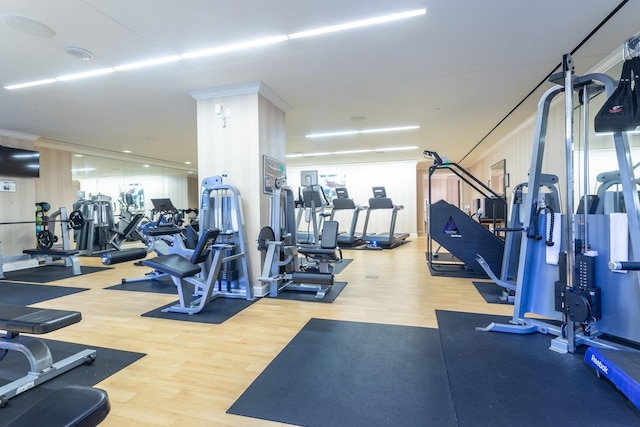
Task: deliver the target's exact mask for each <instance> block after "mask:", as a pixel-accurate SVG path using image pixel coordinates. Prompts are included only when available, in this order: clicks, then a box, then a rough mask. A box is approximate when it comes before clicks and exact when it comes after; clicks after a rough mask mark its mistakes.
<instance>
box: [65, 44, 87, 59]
mask: <svg viewBox="0 0 640 427" xmlns="http://www.w3.org/2000/svg"><path fill="white" fill-rule="evenodd" d="M64 51H65V52H67V53H68V54H69V55H71V56H73V57H74V58H77V59H82V60H83V61H91V60H92V59H93V53H92V52H91V51H89V50H87V49H85V48H83V47H78V46H67V47H65V48H64Z"/></svg>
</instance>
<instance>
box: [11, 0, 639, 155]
mask: <svg viewBox="0 0 640 427" xmlns="http://www.w3.org/2000/svg"><path fill="white" fill-rule="evenodd" d="M621 3H625V2H624V1H621V0H563V1H558V0H536V1H512V0H511V1H510V0H485V1H474V0H446V1H445V0H348V1H345V0H323V1H317V0H298V1H294V0H261V1H257V0H233V1H223V0H217V1H214V0H183V1H176V0H173V1H169V0H135V1H131V0H56V1H51V0H29V1H25V0H3V1H2V2H1V3H0V15H3V16H6V15H8V14H16V15H21V16H25V17H28V18H31V19H34V20H37V21H39V22H41V23H43V24H46V25H47V26H49V27H50V28H52V29H53V30H54V31H55V36H54V37H35V36H33V35H29V34H25V33H23V32H20V31H16V30H15V29H13V28H11V27H10V26H9V25H7V23H6V22H5V21H4V20H0V52H1V54H2V60H1V64H2V65H1V66H0V129H4V130H8V131H11V132H19V133H26V134H31V135H37V136H40V137H43V138H47V139H51V140H54V141H61V142H63V143H68V144H72V145H73V146H86V147H95V148H99V149H102V150H106V151H109V152H112V153H114V154H120V155H121V151H122V150H125V149H129V150H132V151H133V155H135V156H140V157H142V158H149V159H157V160H161V161H163V162H169V163H175V164H176V165H179V164H182V162H184V161H191V162H193V163H194V164H196V161H197V158H196V156H197V154H196V101H195V100H194V99H193V98H192V97H191V96H190V95H189V92H190V91H193V90H197V89H204V88H211V87H216V86H226V85H232V84H239V83H247V82H254V81H262V82H264V83H265V84H266V85H267V86H268V87H269V88H270V89H272V90H273V91H274V92H275V93H276V94H278V95H279V96H280V97H281V98H282V99H283V100H284V101H285V102H287V103H288V104H290V105H291V106H292V107H293V109H292V110H291V111H289V112H288V113H287V153H288V154H291V153H294V152H302V153H314V152H327V151H329V152H332V151H343V150H347V149H348V150H352V149H364V148H386V147H393V146H417V147H418V148H417V149H414V150H411V151H397V152H384V153H374V154H359V155H331V156H324V157H315V158H303V159H290V160H289V161H288V164H290V165H312V164H327V163H339V162H360V161H376V160H377V161H390V160H409V159H422V151H423V150H424V149H430V150H435V151H438V152H439V153H440V154H441V155H444V156H447V157H449V158H450V159H451V160H452V161H460V160H461V159H462V158H464V157H465V155H466V154H467V153H469V151H470V150H472V148H473V147H474V146H475V145H476V144H477V143H479V142H480V141H483V140H484V142H483V143H482V145H481V147H482V148H485V147H488V146H490V144H491V143H492V142H495V141H496V140H497V139H498V138H499V137H500V136H501V135H503V134H504V132H506V131H508V130H509V129H510V128H512V127H513V126H515V125H516V124H518V123H520V122H521V121H522V120H523V119H525V118H527V117H529V116H530V115H531V114H533V113H534V112H535V108H536V103H537V100H538V98H539V96H540V94H541V93H542V92H543V91H544V90H546V89H547V88H548V87H550V84H547V83H545V84H543V85H542V88H541V89H539V90H538V91H537V92H536V93H535V94H534V95H532V96H531V97H529V99H528V100H527V101H526V102H524V103H523V104H522V105H521V106H520V107H519V108H517V109H516V111H515V112H514V113H513V114H511V115H510V116H509V118H508V119H507V120H506V121H504V122H503V123H502V125H500V126H498V127H497V129H495V130H494V131H493V132H491V130H492V129H493V128H494V127H495V126H496V125H497V124H498V123H500V121H501V120H502V119H503V118H504V117H505V116H507V114H508V113H509V112H510V111H511V110H512V109H513V108H514V107H515V106H516V105H517V104H518V103H519V102H520V101H521V100H523V99H524V98H525V96H526V95H527V94H528V93H529V92H530V91H531V90H532V89H534V88H535V87H536V86H537V85H538V83H540V82H541V81H542V80H543V79H544V78H545V76H547V75H548V74H549V73H550V72H552V71H553V70H554V69H555V68H556V66H557V65H559V63H560V61H561V58H562V54H564V53H568V52H570V51H572V50H573V49H574V48H575V47H576V46H578V44H579V43H580V42H581V41H582V40H583V39H585V37H587V36H588V35H589V33H590V32H591V31H592V30H594V29H595V28H596V27H597V26H598V24H600V23H601V22H602V21H603V19H604V18H605V17H606V16H607V15H608V14H609V13H610V12H611V11H613V10H614V9H615V8H616V7H617V6H618V5H619V4H621ZM421 8H426V9H427V13H426V15H423V16H419V17H414V18H410V19H407V20H403V21H396V22H391V23H386V24H382V25H376V26H370V27H367V28H360V29H355V30H349V31H342V32H336V33H331V34H325V35H320V36H316V37H309V38H302V39H296V40H288V41H285V42H282V43H278V44H274V45H269V46H262V47H256V48H253V49H249V50H242V51H236V52H229V53H225V54H220V55H216V56H209V57H202V58H195V59H190V60H181V61H177V62H173V63H169V64H163V65H159V66H154V67H150V68H143V69H138V70H131V71H123V72H117V73H111V74H108V75H103V76H99V77H93V78H86V79H82V80H75V81H69V82H58V83H54V84H50V85H44V86H36V87H31V88H26V89H20V90H6V89H2V88H1V87H4V86H7V85H11V84H17V83H23V82H28V81H34V80H39V79H45V78H51V77H56V76H61V75H66V74H72V73H78V72H84V71H89V70H93V69H99V68H104V67H113V66H117V65H122V64H127V63H132V62H137V61H142V60H148V59H154V58H158V57H164V56H167V55H176V54H183V53H186V52H192V51H197V50H201V49H205V48H211V47H216V46H223V45H229V44H234V43H239V42H243V41H249V40H255V39H259V38H262V37H267V36H274V35H281V34H292V33H296V32H299V31H304V30H309V29H314V28H318V27H325V26H328V25H334V24H339V23H345V22H350V21H355V20H361V19H366V18H371V17H376V16H381V15H386V14H390V13H397V12H403V11H407V10H413V9H421ZM638 16H640V1H637V0H632V1H629V2H627V3H626V4H625V5H624V6H623V7H622V8H621V9H620V11H619V12H618V13H616V14H615V15H614V16H613V17H612V18H611V19H610V20H609V21H608V22H607V23H606V24H605V25H604V26H603V27H602V28H600V29H599V30H598V31H597V32H596V33H595V34H594V35H593V36H592V37H591V38H590V39H589V40H588V41H587V42H586V43H585V44H584V45H583V46H582V47H581V48H580V49H578V50H577V51H576V52H575V53H574V54H573V58H574V61H575V64H576V72H577V73H578V74H582V73H585V72H586V71H587V70H589V69H590V68H591V67H593V66H594V65H595V64H597V63H599V62H600V61H602V60H603V59H604V58H605V57H607V56H608V55H609V54H611V52H613V51H615V50H616V49H618V48H619V47H620V46H621V45H622V43H623V42H624V41H625V40H626V39H627V38H628V37H630V36H632V35H634V34H636V33H637V32H638V31H640V23H638V19H637V18H638ZM66 46H80V47H83V48H86V49H88V50H90V51H92V52H93V53H94V55H95V58H94V59H93V60H92V61H81V60H79V59H77V58H74V57H72V56H70V55H68V54H66V53H65V51H64V48H65V47H66ZM354 117H364V120H353V118H354ZM406 125H419V126H420V129H419V130H412V131H405V132H398V133H393V134H391V133H384V134H376V135H362V134H361V135H357V136H350V137H339V138H331V139H323V140H311V139H308V138H305V137H304V135H305V134H308V133H317V132H331V131H339V130H361V129H371V128H387V127H395V126H406ZM487 134H489V136H488V137H487V138H486V139H485V138H484V137H485V136H486V135H487ZM475 153H476V151H474V152H473V153H472V154H471V155H470V156H469V157H467V160H469V159H472V158H473V156H474V155H475Z"/></svg>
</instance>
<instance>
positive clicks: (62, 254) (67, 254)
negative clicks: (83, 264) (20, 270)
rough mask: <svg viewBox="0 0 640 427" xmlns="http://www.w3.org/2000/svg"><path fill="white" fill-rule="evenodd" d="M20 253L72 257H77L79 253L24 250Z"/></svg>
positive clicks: (58, 250) (61, 250)
mask: <svg viewBox="0 0 640 427" xmlns="http://www.w3.org/2000/svg"><path fill="white" fill-rule="evenodd" d="M22 253H23V254H27V255H31V256H74V255H78V254H79V253H80V251H75V250H73V249H70V250H63V249H25V250H23V251H22Z"/></svg>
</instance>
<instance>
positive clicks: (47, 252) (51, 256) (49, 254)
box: [22, 249, 82, 276]
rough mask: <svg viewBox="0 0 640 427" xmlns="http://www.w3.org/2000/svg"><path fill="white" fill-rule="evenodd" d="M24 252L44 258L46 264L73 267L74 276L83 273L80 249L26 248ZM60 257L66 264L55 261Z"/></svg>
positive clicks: (30, 255) (31, 256)
mask: <svg viewBox="0 0 640 427" xmlns="http://www.w3.org/2000/svg"><path fill="white" fill-rule="evenodd" d="M22 253H23V254H26V255H29V257H30V258H44V259H45V265H57V266H61V267H63V266H64V267H71V268H72V271H73V275H74V276H77V275H79V274H82V271H81V270H80V261H79V260H78V254H79V253H80V251H74V250H68V249H66V250H65V249H25V250H23V251H22ZM59 259H61V260H63V261H64V265H62V264H60V263H57V262H55V261H56V260H59Z"/></svg>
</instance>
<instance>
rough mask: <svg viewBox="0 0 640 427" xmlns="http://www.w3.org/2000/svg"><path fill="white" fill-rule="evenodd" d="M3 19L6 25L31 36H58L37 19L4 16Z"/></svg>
mask: <svg viewBox="0 0 640 427" xmlns="http://www.w3.org/2000/svg"><path fill="white" fill-rule="evenodd" d="M2 19H3V20H4V22H5V24H7V25H8V26H10V27H11V28H13V29H14V30H16V31H20V32H21V33H25V34H29V35H30V36H35V37H53V36H55V35H56V32H55V31H53V30H52V29H51V27H48V26H46V25H44V24H43V23H42V22H39V21H36V20H35V19H31V18H27V17H26V16H20V15H4V16H3V17H2Z"/></svg>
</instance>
